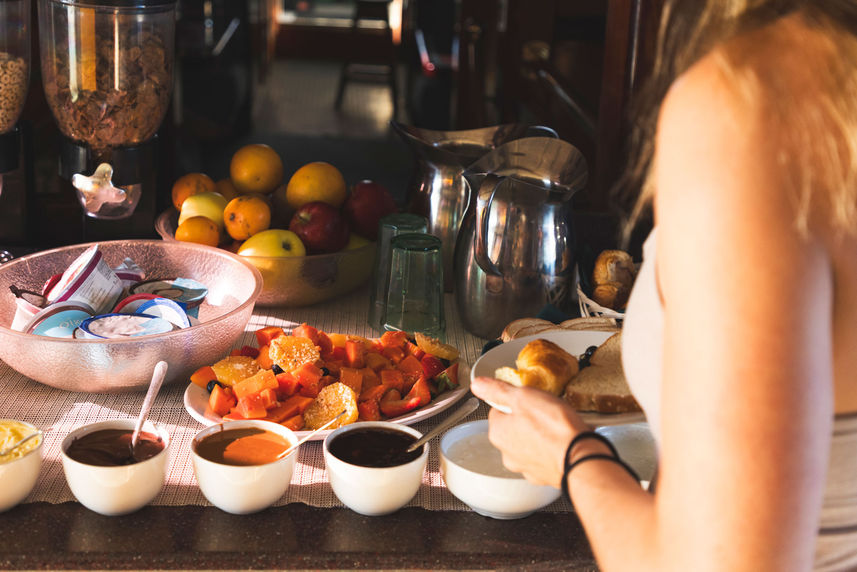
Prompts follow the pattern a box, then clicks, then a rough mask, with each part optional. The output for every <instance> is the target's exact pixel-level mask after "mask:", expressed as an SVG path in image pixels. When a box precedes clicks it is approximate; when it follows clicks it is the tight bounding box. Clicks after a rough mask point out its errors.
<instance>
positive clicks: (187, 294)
mask: <svg viewBox="0 0 857 572" xmlns="http://www.w3.org/2000/svg"><path fill="white" fill-rule="evenodd" d="M130 293H131V294H141V293H146V294H157V295H158V296H162V297H164V298H169V299H170V300H174V301H175V302H178V303H179V304H181V305H183V306H184V308H185V311H186V312H187V315H188V316H191V317H193V318H199V307H200V305H201V304H202V302H203V300H205V297H206V296H207V295H208V288H206V287H205V285H204V284H201V283H199V282H197V281H196V280H193V279H191V278H165V279H160V280H146V281H144V282H138V283H137V284H134V285H133V286H131V288H130Z"/></svg>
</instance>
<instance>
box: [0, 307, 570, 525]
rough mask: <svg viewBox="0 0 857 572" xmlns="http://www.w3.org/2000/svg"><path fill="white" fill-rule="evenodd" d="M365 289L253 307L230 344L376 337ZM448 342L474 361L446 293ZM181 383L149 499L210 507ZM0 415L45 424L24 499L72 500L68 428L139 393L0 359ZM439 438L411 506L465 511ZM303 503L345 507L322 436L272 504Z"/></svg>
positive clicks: (107, 413)
mask: <svg viewBox="0 0 857 572" xmlns="http://www.w3.org/2000/svg"><path fill="white" fill-rule="evenodd" d="M367 299H368V298H367V296H366V294H365V292H357V293H355V294H352V295H351V296H348V297H345V298H343V299H342V300H338V301H335V302H333V303H326V304H323V305H317V306H313V307H309V308H300V309H278V308H257V309H256V311H255V312H254V315H253V316H252V318H251V320H250V322H249V323H248V325H247V327H246V328H245V333H244V335H243V336H242V338H241V339H239V340H238V341H236V343H235V347H241V346H242V345H245V344H249V345H255V337H254V334H253V332H254V331H255V330H257V329H258V328H261V327H263V326H267V325H280V326H283V327H284V328H286V329H287V330H290V329H291V328H292V327H294V326H296V325H299V324H301V323H304V322H306V323H308V324H310V325H312V326H315V327H317V328H319V329H322V330H324V331H327V332H342V333H350V334H356V335H363V336H368V337H374V336H377V333H376V332H373V331H372V330H371V329H370V328H369V326H368V325H367V324H366V314H367V311H366V310H367V308H366V300H367ZM446 303H447V307H446V313H447V342H448V343H450V344H453V345H455V346H456V347H458V348H459V349H460V350H461V354H462V359H463V360H464V361H466V362H467V363H470V364H472V363H474V362H475V361H476V359H477V358H478V357H479V353H480V351H481V348H482V346H483V344H484V343H485V340H482V339H480V338H477V337H475V336H472V335H470V334H469V333H467V332H466V331H465V330H464V328H463V327H462V326H461V324H460V321H459V320H458V316H457V312H456V311H455V308H454V300H453V299H452V297H451V296H447V301H446ZM185 389H186V385H185V384H183V383H174V384H171V385H168V386H165V387H164V388H163V389H162V390H161V392H160V394H159V395H158V397H157V399H156V400H155V404H154V405H153V407H152V411H151V413H150V419H152V420H153V421H155V422H156V423H158V424H160V425H162V426H163V427H164V428H166V430H167V431H168V432H169V433H170V436H171V440H172V444H171V447H170V449H171V453H170V466H169V472H168V474H167V479H166V483H165V486H164V488H163V490H162V491H161V493H160V494H159V495H158V496H157V497H156V498H155V499H154V501H153V502H152V504H155V505H168V506H169V505H172V506H179V505H203V506H205V505H209V503H208V501H207V500H206V499H205V497H204V496H203V495H202V493H201V492H200V490H199V487H198V486H197V483H196V478H195V477H194V474H193V466H192V463H191V460H190V446H191V441H192V440H193V437H194V435H196V433H197V432H198V431H200V430H201V429H202V428H203V425H201V424H200V423H198V422H197V421H196V420H194V419H193V418H192V417H191V416H190V414H189V413H188V412H187V411H186V410H185V407H184V403H183V395H184V391H185ZM0 395H2V396H3V399H2V400H0V418H7V419H19V420H21V421H26V422H28V423H32V424H33V425H36V426H37V427H40V428H43V429H47V432H46V434H45V443H44V447H43V464H42V469H41V472H40V474H39V479H38V481H37V483H36V486H35V488H34V489H33V491H32V493H31V494H30V495H29V496H28V497H27V499H25V501H24V502H48V503H62V502H68V501H74V500H75V499H74V496H73V494H72V492H71V489H69V487H68V485H67V484H66V481H65V476H64V474H63V470H62V462H61V458H60V444H61V443H62V440H63V439H64V438H65V436H66V435H68V433H69V432H71V431H72V430H73V429H75V428H77V427H80V426H81V425H86V424H89V423H94V422H97V421H103V420H106V419H133V418H134V417H136V415H137V413H138V411H139V408H140V405H141V403H142V400H143V392H142V391H140V392H133V393H120V394H91V393H70V392H67V391H63V390H60V389H55V388H52V387H48V386H46V385H43V384H40V383H37V382H35V381H33V380H30V379H28V378H26V377H24V376H23V375H21V374H19V373H18V372H16V371H14V370H13V369H12V368H10V367H9V366H8V365H6V364H5V363H3V362H0ZM457 406H458V404H456V405H453V406H452V407H450V408H449V409H447V410H445V411H442V412H440V413H438V414H437V415H435V416H433V417H431V418H428V419H426V420H423V421H420V422H419V423H416V424H415V425H414V427H415V428H416V429H418V430H420V431H423V432H425V431H427V430H428V429H429V428H431V427H432V426H433V425H434V424H435V423H438V422H440V421H441V420H443V419H445V418H446V416H447V415H449V414H450V413H451V412H452V411H454V410H455V408H456V407H457ZM487 415H488V407H487V406H486V405H485V404H482V405H480V407H479V409H477V410H476V411H475V412H474V413H471V414H470V415H469V416H468V417H467V418H466V419H465V420H464V421H473V420H476V419H485V418H486V417H487ZM437 446H438V439H434V440H433V441H432V442H431V448H430V454H429V460H428V466H427V468H426V472H425V475H424V476H423V483H422V486H421V487H420V489H419V491H418V492H417V495H416V496H415V497H414V498H413V499H412V500H411V502H410V503H409V506H418V507H422V508H425V509H428V510H470V509H469V508H468V507H467V506H466V505H465V504H464V503H462V502H461V501H459V500H458V499H457V498H455V497H454V496H453V495H452V494H451V493H450V492H449V490H448V489H447V488H446V486H445V485H444V482H443V477H442V476H441V473H440V463H439V457H438V452H437ZM294 502H299V503H304V504H307V505H310V506H314V507H341V506H343V505H342V504H341V503H340V502H339V500H338V499H337V498H336V496H335V495H334V493H333V489H332V488H331V487H330V483H329V481H328V479H327V474H326V471H325V468H324V458H323V455H322V447H321V441H311V442H308V443H305V444H303V445H302V446H301V448H300V450H299V452H298V460H297V464H296V466H295V472H294V475H293V477H292V481H291V484H290V486H289V489H288V491H287V492H286V494H285V495H284V496H283V497H282V498H281V499H280V500H279V501H278V502H277V503H276V505H277V506H279V505H285V504H289V503H294ZM545 510H548V511H554V512H563V511H568V510H571V507H570V506H569V505H568V504H567V503H565V502H564V501H562V500H560V501H557V502H555V503H553V504H552V505H550V506H549V507H547V508H546V509H545Z"/></svg>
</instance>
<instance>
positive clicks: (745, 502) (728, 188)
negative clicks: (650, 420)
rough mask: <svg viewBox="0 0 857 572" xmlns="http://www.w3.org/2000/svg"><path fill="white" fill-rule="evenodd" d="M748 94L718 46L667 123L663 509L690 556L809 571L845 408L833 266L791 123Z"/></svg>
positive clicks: (677, 96) (662, 202) (659, 180)
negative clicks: (795, 166) (837, 417)
mask: <svg viewBox="0 0 857 572" xmlns="http://www.w3.org/2000/svg"><path fill="white" fill-rule="evenodd" d="M780 71H783V70H782V69H780ZM750 89H752V86H751V87H750ZM738 91H739V90H737V89H736V87H735V85H734V79H730V78H727V77H726V76H725V75H724V74H723V73H722V72H721V68H720V67H719V65H718V61H717V56H716V55H714V56H709V57H707V58H706V59H705V60H703V61H702V62H701V63H700V64H698V65H697V66H696V67H694V68H693V69H692V70H691V71H690V72H689V73H688V74H687V77H685V78H684V80H683V81H681V83H680V84H678V85H677V86H675V88H674V89H673V90H672V91H671V93H670V94H669V96H668V98H667V101H666V102H665V105H664V109H663V112H662V117H661V121H660V124H659V135H658V140H657V154H658V155H657V158H656V165H655V169H656V172H655V176H656V184H657V189H658V190H657V195H656V203H655V208H656V213H657V219H658V222H657V224H658V238H657V240H658V244H657V248H658V266H657V272H658V279H659V284H660V287H661V290H662V296H663V300H664V307H665V322H664V368H663V376H664V379H663V392H662V412H663V420H662V429H663V443H662V466H661V472H660V474H659V476H660V480H659V484H658V486H659V493H660V494H658V497H657V509H656V512H657V515H658V522H659V527H660V528H661V530H662V531H664V532H665V533H668V535H669V537H668V538H666V537H665V538H664V540H665V541H673V542H676V543H677V544H678V545H680V546H682V547H683V551H682V553H683V556H684V557H686V559H685V561H684V562H680V563H679V565H688V566H691V565H692V566H693V567H694V568H695V569H700V566H699V564H700V563H710V565H711V566H712V567H716V568H720V569H729V570H740V569H755V570H759V569H768V570H773V569H776V570H786V569H789V568H790V567H793V568H794V569H797V570H805V569H807V568H809V567H810V566H811V561H812V560H811V559H812V556H813V549H814V546H815V531H816V527H817V520H818V513H819V509H820V505H821V495H822V491H823V485H824V477H825V471H826V466H827V451H828V448H829V439H830V432H831V423H832V417H833V415H832V411H833V410H832V386H833V378H832V359H833V353H832V341H831V307H832V276H831V273H832V270H831V267H830V261H829V259H828V256H827V253H826V251H825V249H824V247H823V245H822V244H821V242H820V241H819V240H818V239H817V238H812V237H808V238H801V237H800V235H799V234H798V233H797V231H796V224H795V220H796V214H795V203H794V197H793V194H792V192H791V191H790V190H789V189H790V183H791V181H789V176H791V174H792V173H793V172H794V171H792V170H791V169H790V165H789V164H788V163H787V162H786V161H784V160H783V159H784V158H785V157H786V156H787V155H782V154H781V153H780V152H779V150H778V149H779V148H780V147H779V146H780V143H781V142H782V141H784V140H785V137H786V136H787V135H788V126H787V125H783V124H778V123H777V122H775V121H774V120H773V119H772V117H771V116H772V114H771V113H770V112H768V108H769V105H768V103H769V102H765V101H763V100H761V99H757V100H756V103H755V105H751V104H748V103H746V102H745V101H744V100H741V99H739V97H740V96H739V95H738ZM742 93H747V92H742ZM751 99H752V98H751ZM796 107H797V106H796ZM796 111H799V108H798V109H796ZM795 119H796V120H798V119H799V118H797V117H796V118H795ZM806 144H811V142H806Z"/></svg>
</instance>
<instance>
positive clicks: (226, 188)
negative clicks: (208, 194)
mask: <svg viewBox="0 0 857 572" xmlns="http://www.w3.org/2000/svg"><path fill="white" fill-rule="evenodd" d="M214 192H215V193H220V194H221V195H223V198H224V199H226V200H227V201H231V200H232V199H234V198H235V197H237V196H238V189H236V188H235V185H234V184H233V183H232V179H230V178H229V177H226V178H225V179H220V180H219V181H217V182H216V183H214Z"/></svg>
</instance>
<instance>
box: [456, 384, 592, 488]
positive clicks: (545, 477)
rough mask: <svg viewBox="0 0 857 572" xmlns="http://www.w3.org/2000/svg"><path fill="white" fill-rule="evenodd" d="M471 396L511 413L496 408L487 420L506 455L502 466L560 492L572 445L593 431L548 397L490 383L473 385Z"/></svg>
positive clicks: (498, 445) (492, 436)
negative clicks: (565, 459) (577, 436)
mask: <svg viewBox="0 0 857 572" xmlns="http://www.w3.org/2000/svg"><path fill="white" fill-rule="evenodd" d="M470 390H471V391H472V392H473V393H474V394H475V395H476V396H477V397H481V398H482V399H484V400H486V401H489V402H491V403H494V404H496V405H498V406H505V407H507V408H508V409H509V410H510V411H511V413H510V414H506V413H503V412H502V411H499V410H498V409H496V408H494V409H492V410H491V413H490V414H489V416H488V419H489V426H490V430H489V438H490V440H491V443H493V444H494V446H495V447H497V448H498V449H500V451H501V452H502V453H503V464H505V465H506V467H507V468H508V469H509V470H512V471H516V472H519V473H521V474H523V475H524V477H526V479H527V480H529V481H531V482H533V483H536V484H540V485H550V486H552V487H559V486H560V481H561V479H562V472H563V463H564V459H563V456H564V454H565V450H566V448H567V447H568V444H569V443H570V442H571V439H572V438H573V437H574V436H575V435H576V434H577V433H579V432H581V431H586V430H587V429H589V428H588V427H587V426H586V424H585V423H583V421H582V420H581V419H580V417H579V416H578V415H577V414H576V413H575V412H574V410H573V409H572V408H571V407H570V406H568V405H567V404H566V403H565V402H563V401H562V400H561V399H558V398H556V397H554V396H553V395H551V394H549V393H546V392H544V391H540V390H538V389H533V388H529V387H515V386H513V385H510V384H508V383H506V382H504V381H498V380H496V379H491V378H487V377H477V378H476V379H474V380H473V383H472V384H471V386H470Z"/></svg>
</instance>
